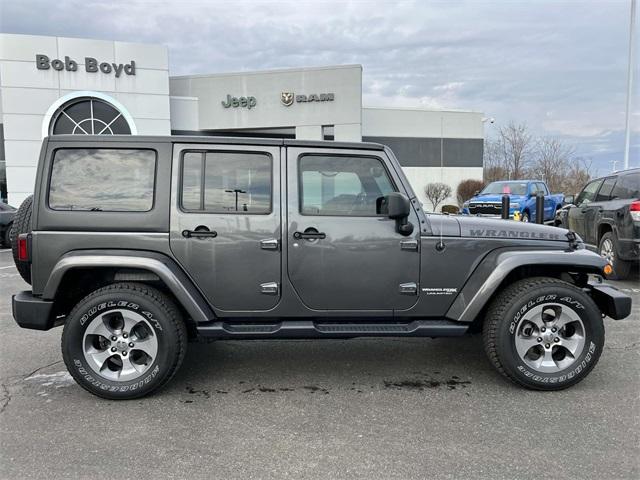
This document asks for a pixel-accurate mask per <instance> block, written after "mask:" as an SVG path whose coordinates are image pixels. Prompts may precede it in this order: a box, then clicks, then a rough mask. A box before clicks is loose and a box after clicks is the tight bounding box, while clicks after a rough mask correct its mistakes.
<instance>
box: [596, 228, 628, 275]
mask: <svg viewBox="0 0 640 480" xmlns="http://www.w3.org/2000/svg"><path fill="white" fill-rule="evenodd" d="M608 242H610V243H608ZM607 245H611V246H612V247H613V249H612V251H611V254H610V255H607V254H606V253H605V249H607V250H608V247H607ZM605 247H607V248H605ZM598 253H599V254H600V256H601V257H603V258H606V259H607V260H608V261H609V263H610V264H611V266H612V267H613V273H612V274H611V275H607V278H608V279H610V280H625V279H627V278H629V273H630V272H631V267H632V263H631V262H627V261H625V260H621V259H620V257H619V256H618V239H617V238H616V236H615V235H614V234H613V232H606V233H605V234H604V235H602V238H601V239H600V243H599V245H598Z"/></svg>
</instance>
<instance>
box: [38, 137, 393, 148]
mask: <svg viewBox="0 0 640 480" xmlns="http://www.w3.org/2000/svg"><path fill="white" fill-rule="evenodd" d="M46 140H48V141H50V142H56V143H58V142H64V143H66V142H71V143H80V142H82V143H86V142H99V143H125V142H126V143H138V142H139V143H201V144H216V145H218V144H229V145H281V146H291V147H321V148H355V149H369V150H383V149H384V145H382V144H379V143H372V142H336V141H333V140H290V139H283V138H261V137H217V136H216V137H213V136H204V135H202V136H191V135H155V136H154V135H53V136H49V137H47V138H46Z"/></svg>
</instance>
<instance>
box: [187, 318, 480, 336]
mask: <svg viewBox="0 0 640 480" xmlns="http://www.w3.org/2000/svg"><path fill="white" fill-rule="evenodd" d="M468 328H469V325H468V324H461V323H458V322H451V321H448V320H414V321H412V322H409V323H326V322H314V321H311V320H284V321H282V322H277V323H260V324H257V323H228V322H210V323H207V324H202V325H199V326H198V335H200V336H203V337H209V338H221V339H223V338H226V339H232V338H233V339H245V340H246V339H268V338H356V337H457V336H460V335H464V334H465V333H466V332H467V330H468Z"/></svg>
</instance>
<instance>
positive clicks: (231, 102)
mask: <svg viewBox="0 0 640 480" xmlns="http://www.w3.org/2000/svg"><path fill="white" fill-rule="evenodd" d="M220 103H221V104H222V106H223V107H224V108H229V107H233V108H238V107H242V108H248V109H249V110H251V109H252V108H253V107H255V106H256V104H257V103H258V101H257V100H256V97H232V96H231V95H229V94H227V99H226V100H223V101H222V102H220Z"/></svg>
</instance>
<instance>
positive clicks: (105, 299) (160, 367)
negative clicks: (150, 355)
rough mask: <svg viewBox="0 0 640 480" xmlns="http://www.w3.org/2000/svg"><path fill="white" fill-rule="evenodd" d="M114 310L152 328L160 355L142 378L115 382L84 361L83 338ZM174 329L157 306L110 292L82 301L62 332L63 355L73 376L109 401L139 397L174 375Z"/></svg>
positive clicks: (132, 295) (129, 293)
mask: <svg viewBox="0 0 640 480" xmlns="http://www.w3.org/2000/svg"><path fill="white" fill-rule="evenodd" d="M113 310H129V311H132V312H135V313H138V314H140V315H142V316H143V317H145V319H146V320H147V321H148V322H149V324H150V325H151V326H152V328H153V331H154V334H155V335H156V338H157V341H158V353H157V355H156V358H155V359H154V361H153V363H152V365H151V366H150V367H149V368H148V369H147V371H146V372H145V373H144V374H143V375H142V376H140V377H137V378H135V379H132V380H129V381H126V382H116V381H113V380H109V379H107V378H104V377H102V376H101V375H99V374H98V373H96V372H95V371H94V370H93V369H92V368H91V366H90V365H89V364H88V363H87V361H86V359H85V358H84V352H83V339H84V333H85V331H86V329H87V328H88V326H89V324H90V323H91V321H92V320H94V319H95V318H96V317H98V316H100V315H103V314H105V313H108V312H109V311H113ZM172 333H173V326H172V325H171V322H170V321H168V319H167V318H166V312H164V311H163V309H162V308H160V307H159V306H158V305H156V304H155V303H154V302H152V301H150V300H149V299H148V298H145V296H143V295H137V294H134V293H131V292H130V291H118V290H115V291H110V292H105V293H103V294H101V295H98V296H96V297H93V298H89V299H85V300H83V301H82V302H81V303H80V304H78V306H77V307H76V308H75V309H74V311H73V312H72V314H71V315H70V318H69V319H68V320H67V321H66V323H65V326H64V332H63V337H62V339H63V341H62V353H63V358H64V360H65V363H66V365H67V368H68V370H69V372H70V373H71V374H72V376H73V377H74V378H75V379H76V380H77V381H78V382H79V383H80V384H81V385H82V386H83V387H84V388H86V389H87V390H89V391H90V392H92V393H95V394H97V395H100V396H103V397H109V398H137V397H140V396H143V395H145V394H147V393H148V392H150V391H152V390H154V389H155V388H157V387H158V386H159V385H161V384H162V383H163V381H164V379H165V378H166V377H167V376H168V375H170V374H171V371H172V365H174V364H175V361H176V360H175V359H176V356H177V355H178V352H179V348H178V345H177V343H176V336H175V335H173V334H172Z"/></svg>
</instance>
